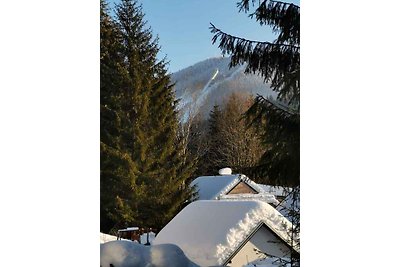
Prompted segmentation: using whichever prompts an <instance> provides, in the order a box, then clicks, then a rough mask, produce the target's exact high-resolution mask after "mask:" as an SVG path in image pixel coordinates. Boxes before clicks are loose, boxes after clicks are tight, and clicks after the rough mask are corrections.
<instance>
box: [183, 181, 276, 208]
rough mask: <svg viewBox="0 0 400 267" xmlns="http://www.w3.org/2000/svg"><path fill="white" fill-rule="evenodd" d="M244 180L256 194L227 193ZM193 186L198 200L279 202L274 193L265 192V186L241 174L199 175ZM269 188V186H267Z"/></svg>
mask: <svg viewBox="0 0 400 267" xmlns="http://www.w3.org/2000/svg"><path fill="white" fill-rule="evenodd" d="M241 181H243V182H245V183H246V184H247V185H249V186H250V187H251V188H253V189H254V190H255V191H257V193H258V194H236V195H232V196H229V195H227V194H228V193H229V191H231V190H232V189H233V188H234V187H235V186H236V185H237V184H238V183H239V182H241ZM190 185H191V186H195V187H196V189H197V193H198V200H215V199H239V198H240V199H241V198H247V199H259V200H263V201H266V202H267V203H273V204H275V205H277V204H278V203H279V202H278V201H277V200H276V199H275V197H274V195H273V194H271V193H269V192H267V191H266V190H265V187H263V186H261V185H259V184H257V183H255V182H253V181H252V180H251V179H250V178H248V177H246V176H245V175H242V174H233V175H221V176H200V177H198V178H196V179H195V180H194V181H193V182H192V183H191V184H190ZM268 189H269V190H271V189H270V188H268Z"/></svg>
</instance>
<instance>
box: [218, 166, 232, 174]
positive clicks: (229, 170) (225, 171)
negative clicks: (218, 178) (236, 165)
mask: <svg viewBox="0 0 400 267" xmlns="http://www.w3.org/2000/svg"><path fill="white" fill-rule="evenodd" d="M218 173H219V175H231V174H232V169H231V168H222V169H220V170H219V171H218Z"/></svg>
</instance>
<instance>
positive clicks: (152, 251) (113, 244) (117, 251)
mask: <svg viewBox="0 0 400 267" xmlns="http://www.w3.org/2000/svg"><path fill="white" fill-rule="evenodd" d="M111 264H112V265H111ZM100 266H101V267H109V266H114V267H150V266H152V267H198V265H196V264H194V263H193V262H191V261H190V260H189V259H188V258H187V257H186V256H185V254H184V253H183V251H182V250H181V249H180V248H179V247H177V246H175V245H172V244H163V245H155V246H144V245H141V244H138V243H135V242H131V241H124V240H118V241H110V242H107V243H105V244H101V245H100Z"/></svg>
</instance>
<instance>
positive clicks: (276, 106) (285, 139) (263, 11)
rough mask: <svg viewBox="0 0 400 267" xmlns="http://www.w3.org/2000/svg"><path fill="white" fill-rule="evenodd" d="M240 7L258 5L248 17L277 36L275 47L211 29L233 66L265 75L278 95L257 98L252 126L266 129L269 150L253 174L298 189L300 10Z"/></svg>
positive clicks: (269, 1)
mask: <svg viewBox="0 0 400 267" xmlns="http://www.w3.org/2000/svg"><path fill="white" fill-rule="evenodd" d="M250 2H251V3H250ZM256 3H258V4H256ZM237 6H238V8H239V11H240V12H246V13H247V12H250V9H251V7H252V6H253V7H254V6H255V7H256V8H255V11H254V12H252V13H250V15H249V16H250V17H251V18H255V19H256V21H258V22H259V23H260V24H261V25H268V26H271V27H272V29H273V31H274V32H276V33H278V37H277V38H276V39H275V40H274V41H273V42H268V41H264V42H260V41H252V40H247V39H244V38H241V37H237V36H233V35H230V34H227V33H225V32H223V31H221V30H220V29H218V28H217V27H215V26H214V25H213V24H211V32H212V33H214V36H213V38H212V42H213V43H215V42H217V40H219V47H220V48H221V50H222V51H223V53H226V54H230V55H231V62H230V66H231V67H233V66H236V65H240V64H245V63H246V64H247V65H246V70H245V71H246V73H259V74H261V75H262V76H263V77H264V79H265V82H268V83H270V85H271V88H272V89H273V90H275V91H276V92H277V93H278V98H277V101H273V100H271V99H265V98H263V97H261V96H258V97H257V98H256V99H255V103H254V105H253V106H252V108H251V109H250V110H249V111H248V113H247V114H248V119H249V121H250V122H251V123H252V124H253V125H255V126H257V127H258V128H259V129H261V130H262V129H264V134H263V137H264V138H263V141H264V143H265V145H266V147H267V148H268V149H267V151H266V153H265V154H264V155H263V157H262V160H261V161H260V163H259V165H258V166H257V167H256V168H254V169H253V170H252V176H256V177H259V178H261V179H264V181H265V182H267V183H272V184H280V185H288V186H297V185H299V184H300V172H299V170H300V142H299V140H300V135H299V132H300V131H299V129H300V7H299V6H297V5H295V4H293V3H285V2H281V1H273V0H263V1H255V0H251V1H250V0H242V1H240V2H239V3H238V4H237Z"/></svg>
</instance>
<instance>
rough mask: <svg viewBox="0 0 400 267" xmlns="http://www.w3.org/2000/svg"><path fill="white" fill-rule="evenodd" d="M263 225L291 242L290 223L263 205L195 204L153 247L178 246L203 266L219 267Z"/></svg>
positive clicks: (162, 233)
mask: <svg viewBox="0 0 400 267" xmlns="http://www.w3.org/2000/svg"><path fill="white" fill-rule="evenodd" d="M260 223H264V224H265V225H266V226H267V227H268V228H270V229H271V230H272V231H273V232H274V233H275V234H276V235H278V237H280V238H281V239H282V240H285V241H286V242H289V240H290V236H289V235H288V229H290V227H291V223H290V222H289V221H288V220H287V219H286V218H285V217H283V216H282V215H281V214H280V213H279V212H278V211H277V210H276V209H274V208H273V207H272V206H271V205H269V204H267V203H265V202H263V201H257V200H250V201H249V200H237V201H227V200H218V201H215V200H200V201H195V202H192V203H191V204H189V205H188V206H186V207H185V208H184V209H183V210H182V211H181V212H180V213H179V214H178V215H176V216H175V217H174V218H173V219H172V220H171V221H170V222H169V223H168V224H167V225H166V226H165V227H164V228H163V229H162V230H161V232H160V233H159V234H158V235H157V237H156V238H155V240H154V243H153V244H165V243H171V244H175V245H177V246H179V247H180V248H181V249H182V250H183V251H184V253H185V254H186V256H187V257H188V258H189V259H191V260H192V261H193V262H195V263H196V264H199V265H200V266H212V265H220V264H223V263H224V261H225V260H226V259H228V258H229V257H230V256H231V255H232V254H233V253H234V252H235V251H236V250H237V249H238V248H239V247H240V246H241V245H242V243H243V242H245V240H246V239H247V237H248V236H249V235H250V234H252V233H253V232H254V230H255V229H256V228H257V227H259V225H260Z"/></svg>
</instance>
